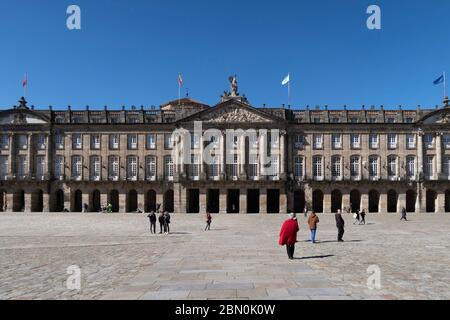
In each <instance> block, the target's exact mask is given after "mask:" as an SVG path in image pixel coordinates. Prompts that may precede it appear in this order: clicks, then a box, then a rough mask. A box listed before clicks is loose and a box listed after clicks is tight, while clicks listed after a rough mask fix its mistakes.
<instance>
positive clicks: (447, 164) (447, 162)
mask: <svg viewBox="0 0 450 320" xmlns="http://www.w3.org/2000/svg"><path fill="white" fill-rule="evenodd" d="M442 169H443V171H444V174H445V176H446V177H447V179H450V157H448V156H447V157H444V162H443V163H442Z"/></svg>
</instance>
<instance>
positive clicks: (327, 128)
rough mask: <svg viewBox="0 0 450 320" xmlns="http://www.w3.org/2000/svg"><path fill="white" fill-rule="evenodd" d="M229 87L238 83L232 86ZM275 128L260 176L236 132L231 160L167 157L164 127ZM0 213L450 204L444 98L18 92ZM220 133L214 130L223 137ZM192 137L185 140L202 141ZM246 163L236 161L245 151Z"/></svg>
mask: <svg viewBox="0 0 450 320" xmlns="http://www.w3.org/2000/svg"><path fill="white" fill-rule="evenodd" d="M235 93H237V91H235ZM196 121H201V122H202V127H203V130H207V129H209V128H214V129H218V130H221V132H222V133H223V136H224V134H225V130H226V129H230V128H233V129H243V130H247V129H256V130H260V129H263V130H264V129H267V130H273V129H277V130H279V136H278V137H275V138H271V139H274V140H275V141H271V143H275V144H277V145H278V146H279V150H280V153H279V154H277V155H276V156H273V155H270V154H269V157H271V158H270V159H271V165H272V168H275V170H274V171H273V172H272V173H271V174H270V175H267V174H262V172H263V171H264V165H262V164H261V161H260V159H258V156H251V155H249V154H248V145H249V143H256V145H257V146H258V144H259V143H262V141H260V139H259V137H258V139H256V141H249V138H248V137H243V138H242V139H240V140H239V141H236V146H235V148H237V149H239V150H240V151H241V153H240V154H238V155H236V157H235V158H236V162H232V163H226V162H225V155H226V154H227V153H228V152H229V150H226V149H227V145H226V144H225V143H222V141H221V142H220V145H221V147H220V152H219V154H218V157H216V158H215V159H216V160H215V162H214V163H212V164H205V163H203V161H202V157H201V156H200V157H196V156H193V157H192V163H191V164H189V165H180V164H178V163H176V162H175V161H174V159H173V155H172V148H174V145H176V144H177V143H178V142H177V141H172V140H173V139H172V132H173V131H174V130H175V129H177V128H184V129H188V130H193V127H194V122H196ZM0 126H1V131H0V210H1V211H6V212H22V211H24V212H30V211H33V212H48V211H51V212H60V211H63V210H64V209H67V210H69V211H73V212H79V211H82V207H83V204H87V205H88V210H89V211H93V212H97V211H99V210H100V208H101V207H103V206H105V205H106V204H107V203H111V204H112V206H113V211H115V212H135V211H136V210H137V209H138V208H141V209H144V210H146V211H150V210H154V209H155V208H156V207H157V205H158V204H161V205H162V207H163V208H164V209H165V210H167V211H169V212H176V213H204V212H206V211H209V212H211V213H244V214H245V213H286V212H287V211H296V212H300V211H302V210H303V208H304V207H305V206H307V207H308V208H310V209H314V210H316V211H317V212H327V213H328V212H336V211H337V209H338V208H342V209H343V208H346V207H349V206H350V204H351V206H352V207H353V209H355V210H356V209H365V210H366V211H369V212H380V213H386V212H399V210H401V208H403V207H405V208H406V209H407V211H408V212H449V211H450V105H449V100H448V99H445V100H444V103H443V105H442V106H441V107H436V108H435V109H423V108H420V107H418V108H417V109H415V110H406V109H405V110H403V109H402V108H401V107H399V108H398V109H396V110H391V109H384V108H383V107H381V108H375V107H369V108H364V107H363V108H361V109H359V110H354V109H347V108H345V107H344V108H343V109H341V110H334V109H333V110H332V109H328V108H326V107H325V108H319V107H316V108H306V109H304V110H290V109H289V108H284V107H283V108H267V107H265V106H263V107H259V108H256V107H253V106H252V105H251V104H250V103H249V102H248V101H247V99H246V98H245V97H242V96H239V95H236V94H231V95H230V94H225V95H224V97H222V100H221V101H220V102H219V103H218V104H217V105H215V106H208V105H206V104H203V103H200V102H197V101H195V100H193V99H191V98H189V97H186V98H183V99H181V100H176V101H172V102H169V103H167V104H164V105H162V106H160V107H159V108H144V107H140V108H136V107H131V108H129V109H126V108H125V107H123V108H122V110H109V109H108V108H106V107H105V108H104V109H103V110H91V109H90V108H89V107H86V109H85V110H72V108H70V107H68V108H67V110H52V108H49V109H48V110H37V109H35V108H34V107H29V106H28V105H27V102H26V101H25V99H23V98H22V99H21V100H20V104H19V106H14V107H13V108H9V109H5V108H3V110H2V111H0ZM221 140H222V139H221ZM195 141H196V140H195V139H193V146H192V148H199V149H200V150H203V148H204V147H205V146H206V145H205V144H204V143H203V142H202V143H200V145H199V144H198V143H197V144H196V142H195ZM244 159H245V161H240V160H244Z"/></svg>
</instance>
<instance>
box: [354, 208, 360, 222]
mask: <svg viewBox="0 0 450 320" xmlns="http://www.w3.org/2000/svg"><path fill="white" fill-rule="evenodd" d="M353 218H354V219H355V221H353V224H357V223H359V210H356V211H355V213H354V214H353Z"/></svg>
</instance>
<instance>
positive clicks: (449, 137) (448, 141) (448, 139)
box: [442, 133, 450, 149]
mask: <svg viewBox="0 0 450 320" xmlns="http://www.w3.org/2000/svg"><path fill="white" fill-rule="evenodd" d="M442 140H443V142H444V148H445V149H450V134H448V133H445V134H444V135H443V136H442Z"/></svg>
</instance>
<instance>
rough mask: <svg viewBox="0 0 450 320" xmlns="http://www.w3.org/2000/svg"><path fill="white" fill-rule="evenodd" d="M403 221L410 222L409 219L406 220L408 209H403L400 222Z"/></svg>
mask: <svg viewBox="0 0 450 320" xmlns="http://www.w3.org/2000/svg"><path fill="white" fill-rule="evenodd" d="M402 220H405V221H408V219H406V209H405V208H403V209H402V217H401V218H400V221H402Z"/></svg>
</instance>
